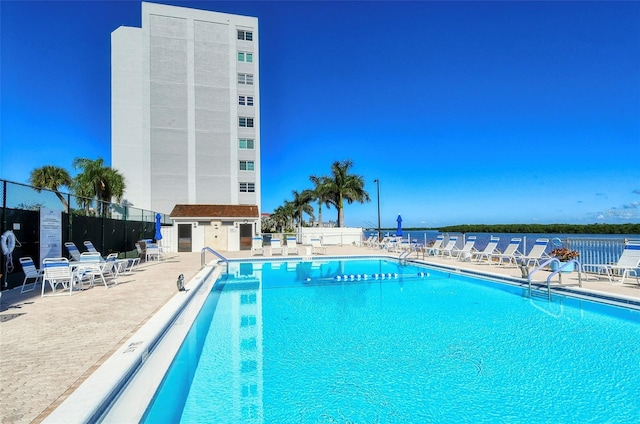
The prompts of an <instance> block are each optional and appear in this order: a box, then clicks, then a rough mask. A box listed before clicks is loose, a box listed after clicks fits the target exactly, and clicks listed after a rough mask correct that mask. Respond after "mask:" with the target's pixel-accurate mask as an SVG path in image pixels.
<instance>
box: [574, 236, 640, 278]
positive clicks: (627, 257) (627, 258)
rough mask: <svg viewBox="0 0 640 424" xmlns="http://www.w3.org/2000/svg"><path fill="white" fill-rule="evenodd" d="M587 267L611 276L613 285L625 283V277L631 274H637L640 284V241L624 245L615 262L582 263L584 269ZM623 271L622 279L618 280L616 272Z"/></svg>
mask: <svg viewBox="0 0 640 424" xmlns="http://www.w3.org/2000/svg"><path fill="white" fill-rule="evenodd" d="M585 268H591V269H593V268H595V269H596V272H597V273H598V274H599V273H601V272H604V273H605V274H606V275H607V277H608V278H609V282H610V283H611V284H613V285H622V284H624V280H625V278H627V277H628V276H630V275H631V274H633V275H635V277H636V282H637V283H638V284H640V278H639V276H638V270H639V269H640V242H629V243H627V245H626V246H625V247H624V250H623V251H622V255H621V256H620V258H619V259H618V262H617V263H615V264H582V271H583V273H584V270H585ZM617 273H618V274H619V273H622V275H621V276H620V280H618V281H616V280H615V277H616V274H617Z"/></svg>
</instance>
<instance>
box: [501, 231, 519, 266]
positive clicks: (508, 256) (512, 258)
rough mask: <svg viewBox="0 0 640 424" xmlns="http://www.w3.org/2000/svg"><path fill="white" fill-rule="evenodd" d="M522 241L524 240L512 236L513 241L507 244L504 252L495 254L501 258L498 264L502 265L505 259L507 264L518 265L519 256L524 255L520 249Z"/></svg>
mask: <svg viewBox="0 0 640 424" xmlns="http://www.w3.org/2000/svg"><path fill="white" fill-rule="evenodd" d="M521 242H522V239H521V238H517V237H514V238H512V239H511V241H510V242H509V245H507V248H506V249H504V252H503V253H499V254H497V255H495V256H498V257H499V258H500V259H499V260H498V265H502V264H503V261H504V260H506V261H507V262H506V263H505V265H507V264H514V265H517V264H518V260H517V258H518V257H519V256H522V253H520V251H518V248H519V247H520V243H521Z"/></svg>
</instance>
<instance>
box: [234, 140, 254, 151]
mask: <svg viewBox="0 0 640 424" xmlns="http://www.w3.org/2000/svg"><path fill="white" fill-rule="evenodd" d="M238 148H240V149H247V150H253V149H255V142H254V141H253V139H251V138H241V139H239V140H238Z"/></svg>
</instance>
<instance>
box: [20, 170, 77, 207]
mask: <svg viewBox="0 0 640 424" xmlns="http://www.w3.org/2000/svg"><path fill="white" fill-rule="evenodd" d="M29 182H30V183H31V185H32V186H34V187H35V189H36V191H37V192H38V193H40V191H42V189H43V188H44V189H48V190H51V191H53V192H54V193H55V194H56V196H58V199H60V202H62V206H63V207H64V211H65V212H69V203H68V202H67V199H65V198H64V196H63V195H62V194H61V193H60V191H59V189H60V187H63V186H66V187H71V184H72V182H73V180H72V179H71V175H69V173H68V172H67V170H66V169H64V168H60V167H59V166H53V165H46V166H43V167H40V168H36V169H34V170H33V171H31V175H30V176H29Z"/></svg>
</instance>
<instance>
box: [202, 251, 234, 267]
mask: <svg viewBox="0 0 640 424" xmlns="http://www.w3.org/2000/svg"><path fill="white" fill-rule="evenodd" d="M207 252H211V253H213V254H214V255H216V256H217V257H218V258H220V260H222V261H224V263H226V264H227V269H229V259H227V258H225V257H224V256H222V255H221V254H220V253H218V252H216V251H215V250H213V249H212V248H210V247H209V246H205V247H203V248H202V250H201V251H200V268H204V264H205V260H204V259H205V254H206V253H207Z"/></svg>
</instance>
